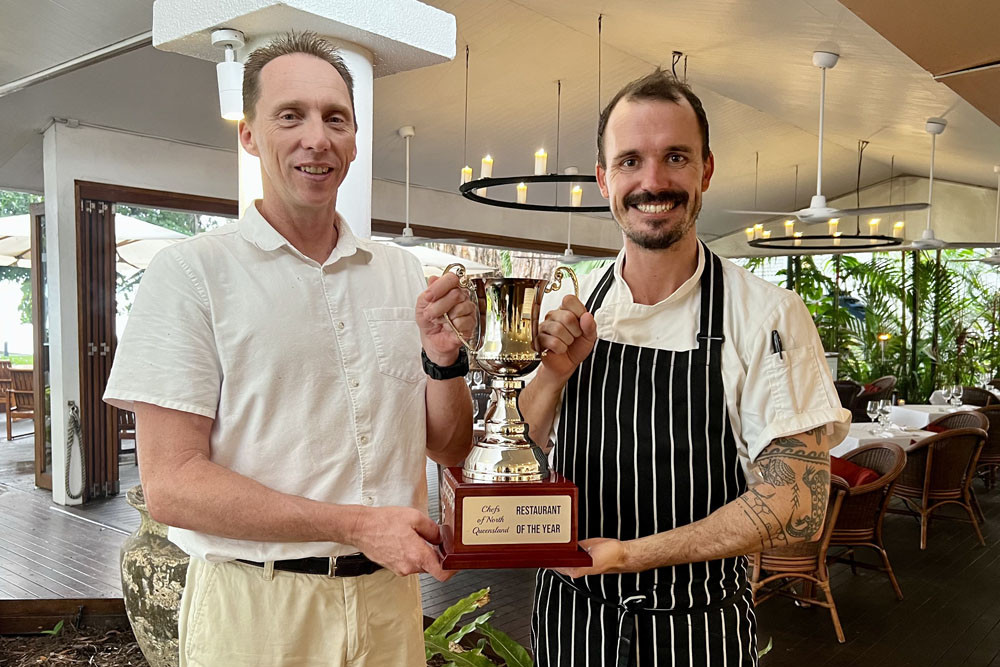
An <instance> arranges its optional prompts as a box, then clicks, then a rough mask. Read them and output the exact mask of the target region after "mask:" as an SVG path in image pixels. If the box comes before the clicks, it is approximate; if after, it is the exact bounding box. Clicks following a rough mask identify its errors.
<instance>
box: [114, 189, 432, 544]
mask: <svg viewBox="0 0 1000 667" xmlns="http://www.w3.org/2000/svg"><path fill="white" fill-rule="evenodd" d="M338 228H339V232H340V236H339V239H338V242H337V247H336V248H335V249H334V251H333V253H332V254H331V255H330V257H329V258H328V259H327V260H326V261H325V262H324V263H323V264H319V263H318V262H316V261H314V260H312V259H310V258H308V257H306V256H305V255H303V254H302V253H300V252H299V251H298V250H296V249H295V248H294V247H293V246H292V245H291V244H290V243H289V242H288V241H287V240H286V239H285V238H284V237H283V236H281V234H279V233H278V232H277V231H276V230H275V229H274V228H273V227H272V226H271V225H270V224H269V223H268V222H267V221H266V220H265V219H264V218H263V216H261V214H260V213H259V212H258V211H257V208H256V207H255V206H251V207H249V208H248V209H247V212H246V214H245V215H244V217H243V218H242V219H240V220H239V222H237V223H234V224H231V225H227V226H225V227H222V228H219V229H216V230H213V231H211V232H208V233H205V234H201V235H199V236H197V237H194V238H192V239H189V240H186V241H182V242H180V243H177V244H175V245H173V246H171V247H169V248H167V249H165V250H163V251H161V252H160V253H158V254H157V255H156V257H154V258H153V261H152V262H151V263H150V265H149V268H148V269H147V270H146V273H145V275H144V276H143V278H142V282H141V284H140V287H139V291H138V294H137V295H136V299H135V302H134V305H133V306H132V310H131V312H130V313H129V319H128V324H127V326H126V329H125V332H124V334H123V336H122V340H121V342H120V344H119V346H118V350H117V353H116V355H115V361H114V366H113V368H112V371H111V377H110V379H109V381H108V387H107V391H106V392H105V395H104V398H105V400H106V401H107V402H109V403H111V404H113V405H116V406H118V407H120V408H125V409H131V407H132V402H133V401H141V402H145V403H152V404H154V405H158V406H162V407H166V408H172V409H174V410H181V411H185V412H191V413H194V414H198V415H204V416H206V417H210V418H212V419H214V424H213V426H212V431H211V440H210V444H211V459H212V461H213V462H215V463H218V464H219V465H222V466H225V467H226V468H229V469H231V470H234V471H235V472H238V473H240V474H242V475H246V476H247V477H251V478H253V479H255V480H257V481H258V482H260V483H262V484H264V485H265V486H268V487H270V488H272V489H275V490H277V491H281V492H284V493H289V494H294V495H298V496H303V497H306V498H310V499H313V500H319V501H324V502H329V503H344V504H363V505H370V506H388V505H395V506H405V507H414V508H416V509H419V510H421V511H425V510H426V507H427V485H426V479H425V467H424V466H425V463H426V459H425V456H426V454H425V449H426V414H425V402H424V388H425V384H426V380H425V375H424V373H423V370H422V367H421V363H420V337H419V331H418V329H417V325H416V322H415V318H414V306H415V304H416V300H417V296H418V294H419V293H420V292H421V291H422V290H423V289H424V287H425V285H426V282H425V280H424V276H423V271H422V270H421V267H420V264H419V262H418V261H417V260H416V258H415V257H414V256H413V255H412V254H410V253H408V252H406V251H405V250H402V249H398V248H393V247H387V246H384V245H381V244H378V243H374V242H371V241H367V240H364V239H358V238H356V237H355V236H354V235H353V234H352V233H351V230H350V227H349V226H348V225H347V224H344V222H343V221H342V220H339V219H338ZM168 535H169V538H170V540H171V541H173V542H174V543H176V544H177V545H178V546H180V547H181V548H182V549H184V551H186V552H187V553H189V554H191V555H193V556H198V557H201V558H205V559H208V560H227V559H232V558H243V559H248V560H255V561H265V560H278V559H287V558H300V557H305V556H331V555H342V554H346V553H353V552H356V551H357V549H356V548H355V547H353V546H351V545H342V544H334V543H325V542H324V543H287V544H286V543H276V542H251V541H246V540H234V539H228V538H223V537H217V536H214V535H207V534H204V533H199V532H195V531H191V530H183V529H179V528H173V527H171V528H170V529H169V534H168Z"/></svg>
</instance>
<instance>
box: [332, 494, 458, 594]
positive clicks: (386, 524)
mask: <svg viewBox="0 0 1000 667" xmlns="http://www.w3.org/2000/svg"><path fill="white" fill-rule="evenodd" d="M351 540H352V541H351V544H353V545H354V546H355V547H357V548H358V549H359V550H360V551H361V552H362V553H363V554H364V555H366V556H368V558H370V559H371V560H373V561H375V562H376V563H378V564H379V565H381V566H382V567H384V568H385V569H387V570H390V571H392V572H394V573H395V574H397V575H399V576H401V577H405V576H407V575H410V574H419V573H421V572H426V573H428V574H430V575H431V576H433V577H434V578H435V579H437V580H438V581H447V580H448V578H449V577H451V576H452V575H453V574H454V572H453V571H449V570H442V569H441V559H440V557H439V556H438V553H437V550H436V549H435V548H434V547H433V546H432V545H434V544H440V543H441V533H440V529H439V528H438V525H437V524H436V523H434V522H433V521H432V520H431V519H429V518H428V517H427V515H425V514H423V513H421V512H419V511H417V510H415V509H413V508H411V507H372V508H365V509H364V510H363V511H362V513H361V514H360V515H359V516H358V520H357V522H356V524H355V526H354V534H353V535H351Z"/></svg>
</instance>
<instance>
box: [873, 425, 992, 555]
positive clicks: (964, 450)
mask: <svg viewBox="0 0 1000 667" xmlns="http://www.w3.org/2000/svg"><path fill="white" fill-rule="evenodd" d="M980 416H981V417H983V419H984V420H985V419H986V417H985V416H983V415H982V414H980ZM987 437H988V436H987V435H986V431H984V430H983V429H981V428H954V429H949V430H947V431H945V432H943V433H938V434H936V435H932V436H930V437H929V438H925V439H923V440H921V441H920V442H918V443H917V444H915V445H913V447H912V448H911V449H910V451H909V452H908V453H907V461H906V466H905V467H904V468H903V472H902V473H900V475H899V477H898V478H897V480H896V488H895V489H893V495H894V496H896V497H897V498H899V499H901V500H902V501H903V502H904V503H905V504H906V506H907V508H909V510H911V511H909V512H908V511H907V510H899V509H890V510H889V511H890V512H894V513H910V514H912V513H916V514H919V515H920V548H921V549H926V548H927V525H928V523H929V522H930V516H931V514H932V513H934V511H935V510H937V509H938V508H939V507H943V506H944V505H958V506H959V507H961V508H962V509H964V510H965V512H966V513H967V514H968V515H969V522H970V523H971V524H972V529H973V530H975V531H976V537H977V538H978V539H979V542H980V544H982V545H983V546H986V540H984V539H983V533H982V531H980V530H979V520H978V519H977V517H976V515H975V513H974V512H973V503H974V502H975V501H974V500H973V498H972V494H971V490H970V487H971V485H972V478H973V477H974V476H975V470H976V465H977V463H978V461H979V453H980V452H981V451H982V449H983V444H984V443H985V442H986V438H987ZM940 518H942V519H951V517H946V516H942V517H940ZM954 520H958V521H962V519H954Z"/></svg>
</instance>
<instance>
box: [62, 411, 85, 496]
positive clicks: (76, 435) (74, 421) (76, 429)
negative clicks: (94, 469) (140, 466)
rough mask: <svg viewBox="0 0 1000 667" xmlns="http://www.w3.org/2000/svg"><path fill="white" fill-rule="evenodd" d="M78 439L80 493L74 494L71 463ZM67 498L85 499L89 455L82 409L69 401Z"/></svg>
mask: <svg viewBox="0 0 1000 667" xmlns="http://www.w3.org/2000/svg"><path fill="white" fill-rule="evenodd" d="M76 439H78V440H79V442H80V474H81V481H80V491H79V492H78V493H73V491H71V490H70V486H69V463H70V458H71V456H72V452H73V442H74V440H76ZM65 470H66V497H68V498H70V499H71V500H79V499H80V498H82V497H83V490H84V489H86V488H87V455H86V450H85V449H84V447H83V427H82V426H81V423H80V408H79V407H78V406H77V404H76V403H75V402H74V401H69V426H68V427H67V428H66V466H65Z"/></svg>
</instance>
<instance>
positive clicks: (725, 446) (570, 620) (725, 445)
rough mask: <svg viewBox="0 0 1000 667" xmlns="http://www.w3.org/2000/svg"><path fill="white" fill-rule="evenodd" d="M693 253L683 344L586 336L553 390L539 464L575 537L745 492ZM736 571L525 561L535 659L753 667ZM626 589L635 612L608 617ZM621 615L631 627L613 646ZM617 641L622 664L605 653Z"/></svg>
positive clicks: (704, 507) (713, 505)
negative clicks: (571, 572)
mask: <svg viewBox="0 0 1000 667" xmlns="http://www.w3.org/2000/svg"><path fill="white" fill-rule="evenodd" d="M703 251H704V253H705V269H704V272H703V273H702V277H701V295H702V298H701V321H700V329H699V337H698V340H699V343H698V348H697V349H695V350H691V351H688V352H666V351H663V350H656V349H652V348H644V347H638V346H632V345H623V344H620V343H613V342H611V341H608V340H604V339H598V341H597V343H596V345H595V346H594V351H593V353H592V354H591V355H590V357H588V358H587V360H585V361H584V362H583V363H582V364H581V365H580V367H579V368H578V369H577V371H576V372H575V373H574V374H573V377H572V378H570V380H569V382H568V383H567V385H566V390H565V392H564V395H563V404H562V413H561V414H562V419H560V424H559V432H558V434H557V439H556V446H555V451H554V454H553V465H554V468H555V469H556V470H558V471H559V472H561V473H562V474H564V475H566V477H568V478H569V479H571V480H574V481H577V483H578V484H579V487H580V503H579V534H580V539H586V538H588V537H617V538H619V539H623V540H629V539H634V538H638V537H644V536H646V535H652V534H655V533H658V532H663V531H666V530H669V529H671V528H675V527H678V526H683V525H686V524H689V523H692V522H694V521H697V520H699V519H702V518H704V517H706V516H708V515H709V514H711V513H712V512H713V511H715V510H716V509H718V508H719V507H722V506H723V505H725V504H726V503H729V502H732V501H733V500H735V499H736V498H737V497H739V496H740V495H741V494H742V493H743V492H744V491H746V487H747V485H746V480H745V478H744V476H743V471H742V468H741V466H740V461H739V456H738V453H737V448H736V442H735V438H734V436H733V432H732V426H731V423H730V420H729V416H728V412H727V409H726V400H725V392H724V388H723V384H722V367H721V357H722V355H721V351H722V344H723V339H722V335H723V334H722V330H723V328H722V316H723V301H724V289H723V282H722V265H721V262H720V261H719V260H718V258H717V257H715V256H714V255H713V254H712V253H711V252H710V251H709V250H708V248H704V249H703ZM613 282H614V267H609V269H608V271H607V273H605V275H604V276H603V277H602V279H601V281H600V282H599V283H598V286H597V288H596V289H595V290H594V292H593V294H592V295H591V297H590V299H589V300H588V303H587V309H588V310H589V311H590V312H591V313H594V312H596V311H597V310H598V309H599V308H600V307H601V304H602V302H603V300H604V297H605V296H606V294H607V293H608V290H609V289H610V287H611V285H612V284H613ZM746 580H747V574H746V560H745V559H744V558H728V559H723V560H716V561H710V562H704V563H689V564H684V565H679V566H675V567H666V568H659V569H656V570H650V571H647V572H641V573H637V574H633V573H629V574H621V575H619V574H609V575H598V576H589V577H584V578H582V579H578V580H576V581H575V582H573V585H572V586H571V585H568V584H566V583H564V581H565V580H564V579H563V578H562V577H560V576H559V575H555V574H554V573H552V572H550V571H547V570H539V573H538V576H537V580H536V586H535V611H534V614H533V616H532V645H533V647H534V649H535V655H536V659H537V661H538V665H539V667H546V666H549V665H552V666H559V667H563V666H565V665H572V666H573V667H577V666H581V667H583V666H586V667H590V666H594V667H596V666H598V665H600V666H602V667H603V666H615V665H619V664H622V662H624V663H626V664H629V665H657V666H659V665H727V666H728V665H756V664H757V660H756V621H755V619H754V615H753V610H752V605H751V601H750V592H749V590H748V589H746V588H745V586H746ZM577 588H579V590H577ZM741 589H743V593H742V594H740V595H737V596H736V598H735V601H733V602H732V603H731V604H725V605H720V603H722V602H723V601H724V600H726V599H727V598H731V597H732V596H733V595H734V593H737V592H739V591H740V590H741ZM637 595H638V596H644V597H643V598H642V602H641V603H640V604H639V606H640V607H641V610H640V611H639V612H638V613H636V614H635V615H634V616H632V615H631V614H624V613H622V611H621V609H620V608H619V605H621V604H622V603H623V602H624V601H625V600H627V599H628V598H630V597H633V596H637ZM601 600H603V601H604V602H603V603H602V602H601ZM704 607H708V609H707V610H705V609H702V608H704ZM686 610H691V611H690V613H685V611H686ZM667 612H669V613H667ZM632 619H634V632H632V633H630V634H631V636H630V637H625V641H626V643H624V644H620V643H619V642H620V634H621V633H622V630H623V629H625V631H626V632H627V631H628V627H629V625H630V623H631V621H632ZM629 640H631V645H630V646H629V644H628V643H627V642H628V641H629ZM620 646H625V647H626V648H627V649H628V650H627V652H626V651H624V650H623V656H621V657H622V658H624V655H625V654H627V656H628V659H627V661H626V660H622V661H620V660H619V658H620V656H619V647H620Z"/></svg>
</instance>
